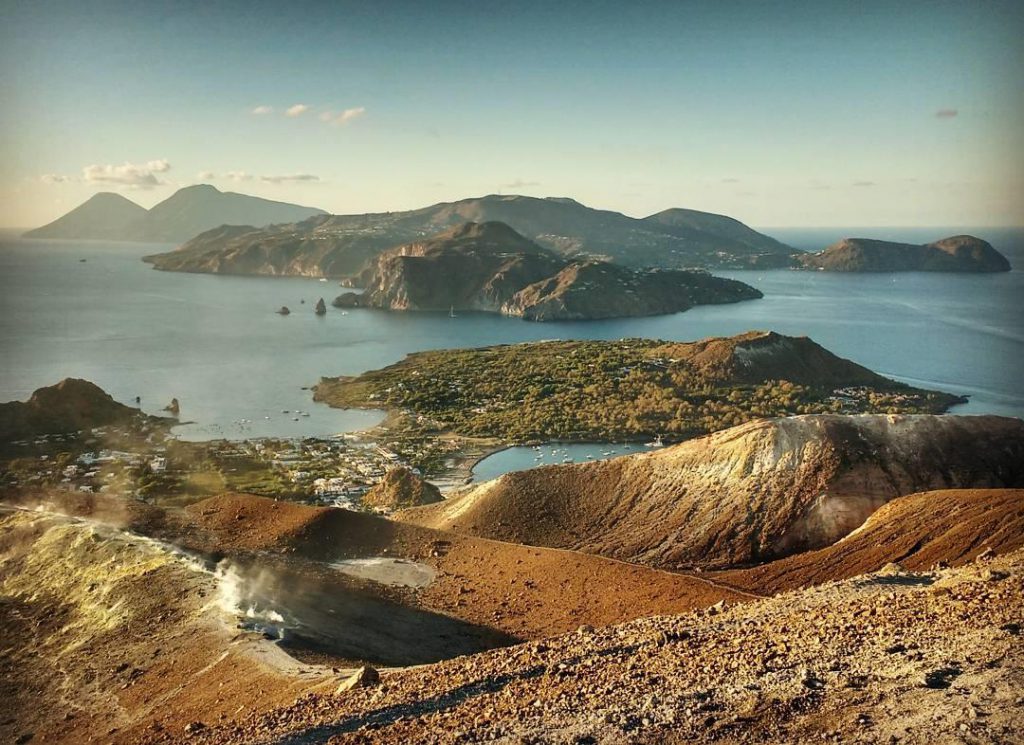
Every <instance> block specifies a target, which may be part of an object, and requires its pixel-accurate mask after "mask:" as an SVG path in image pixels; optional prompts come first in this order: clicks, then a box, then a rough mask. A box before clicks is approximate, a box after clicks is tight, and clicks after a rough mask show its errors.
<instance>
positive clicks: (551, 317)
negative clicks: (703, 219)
mask: <svg viewBox="0 0 1024 745" xmlns="http://www.w3.org/2000/svg"><path fill="white" fill-rule="evenodd" d="M356 282H357V283H358V284H360V285H362V286H363V287H364V288H365V291H364V292H363V293H361V294H357V293H354V292H349V293H345V294H343V295H340V296H339V297H338V298H336V299H335V301H334V305H335V306H337V307H339V308H350V307H369V308H382V309H388V310H405V311H450V312H454V311H456V310H458V311H485V312H491V313H501V314H503V315H508V316H518V317H520V318H523V319H526V320H530V321H566V320H590V319H597V318H621V317H628V316H648V315H658V314H662V313H678V312H680V311H684V310H687V309H688V308H691V307H693V306H694V305H707V304H713V303H732V302H738V301H740V300H750V299H755V298H759V297H761V293H760V292H759V291H758V290H755V289H754V288H753V287H750V286H749V285H745V284H743V283H742V282H737V281H735V280H731V279H721V278H718V277H712V276H710V275H709V274H706V273H704V272H692V271H683V270H633V269H629V268H627V267H624V266H621V265H618V264H612V263H609V262H606V261H595V260H592V259H584V260H567V259H565V258H562V257H561V256H559V255H557V254H556V253H554V252H553V251H549V250H548V249H545V248H541V247H540V246H538V245H537V244H536V243H534V242H533V241H530V240H528V239H526V238H524V237H523V236H521V235H520V234H519V233H517V232H516V231H515V230H513V229H512V228H510V227H509V226H508V225H506V224H504V223H500V222H485V223H473V222H469V223H465V224H463V225H460V226H457V227H455V228H452V229H451V230H448V231H445V232H444V233H441V234H440V235H438V236H435V237H433V238H430V239H428V240H425V241H419V242H416V243H411V244H408V245H405V246H399V247H398V248H394V249H391V250H389V251H385V252H384V253H382V254H381V255H380V256H378V257H377V258H376V259H374V260H373V261H371V262H370V264H369V266H368V267H367V268H366V269H365V270H364V271H363V272H362V274H361V275H360V276H359V277H358V278H357V279H356Z"/></svg>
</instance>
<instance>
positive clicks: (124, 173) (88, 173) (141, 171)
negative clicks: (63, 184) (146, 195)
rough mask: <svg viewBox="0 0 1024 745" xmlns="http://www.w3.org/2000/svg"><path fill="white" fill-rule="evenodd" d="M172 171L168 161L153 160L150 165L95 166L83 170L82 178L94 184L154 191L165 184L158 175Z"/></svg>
mask: <svg viewBox="0 0 1024 745" xmlns="http://www.w3.org/2000/svg"><path fill="white" fill-rule="evenodd" d="M169 170H171V164H170V163H168V162H167V161H166V160H163V159H161V160H151V161H149V162H148V163H139V164H135V163H124V164H123V165H119V166H115V165H97V164H93V165H90V166H86V167H85V168H83V169H82V178H83V179H84V180H85V181H86V182H88V183H92V184H113V185H115V186H124V187H126V188H129V189H152V188H153V187H154V186H160V185H162V184H163V183H164V182H163V181H162V180H160V179H159V178H157V176H156V174H158V173H166V172H167V171H169Z"/></svg>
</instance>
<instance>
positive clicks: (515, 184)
mask: <svg viewBox="0 0 1024 745" xmlns="http://www.w3.org/2000/svg"><path fill="white" fill-rule="evenodd" d="M534 186H540V181H526V180H524V179H521V178H517V179H515V180H514V181H510V182H508V183H507V184H502V185H501V188H502V189H529V188H532V187H534Z"/></svg>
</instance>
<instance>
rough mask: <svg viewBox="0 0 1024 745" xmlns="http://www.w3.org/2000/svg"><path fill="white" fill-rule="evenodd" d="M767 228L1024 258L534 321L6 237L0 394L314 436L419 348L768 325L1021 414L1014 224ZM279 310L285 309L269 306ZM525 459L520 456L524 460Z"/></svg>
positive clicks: (980, 407) (788, 237)
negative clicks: (962, 236) (986, 247)
mask: <svg viewBox="0 0 1024 745" xmlns="http://www.w3.org/2000/svg"><path fill="white" fill-rule="evenodd" d="M771 232H772V234H773V235H775V236H776V237H778V238H779V239H780V240H783V241H786V242H789V243H791V244H792V245H796V246H797V247H801V248H820V247H822V246H824V245H825V244H827V243H828V242H831V241H832V240H835V239H837V238H839V237H842V236H846V235H851V234H856V235H863V236H865V237H874V236H878V237H886V238H891V239H897V240H914V241H923V240H930V239H934V238H937V237H941V236H943V235H949V234H951V233H955V232H974V233H976V234H979V235H981V236H982V237H985V238H987V239H988V240H990V241H991V242H992V243H993V244H994V245H995V246H996V247H997V248H998V249H1000V250H1001V251H1003V252H1004V253H1005V254H1006V255H1007V256H1008V257H1009V258H1010V260H1011V262H1013V264H1014V266H1015V267H1020V268H1018V269H1015V270H1014V271H1013V272H1009V273H1005V274H993V275H966V274H925V273H920V274H919V273H912V274H894V275H875V274H870V275H849V274H826V273H820V272H794V271H787V270H778V271H732V272H720V273H721V274H723V275H727V276H731V277H734V278H737V279H740V280H742V281H744V282H747V283H749V284H752V285H754V286H755V287H758V288H759V289H761V290H762V291H763V292H764V293H765V298H764V299H762V300H756V301H750V302H745V303H739V304H736V305H727V306H707V307H701V308H694V309H692V310H690V311H688V312H686V313H680V314H676V315H671V316H658V317H653V318H641V319H623V320H615V321H591V322H582V323H551V324H538V323H529V322H525V321H520V320H517V319H509V318H501V317H498V316H494V315H489V314H473V313H466V314H459V315H458V317H456V318H449V317H448V316H447V314H416V313H385V312H379V311H371V310H359V309H353V310H349V311H348V312H347V313H343V312H342V311H340V310H337V309H334V308H329V310H328V313H327V315H326V316H323V317H317V316H315V315H314V313H313V304H314V303H315V302H316V300H317V299H318V298H319V297H324V298H325V300H326V301H327V302H328V303H330V300H331V299H332V298H333V296H334V295H336V294H338V293H339V292H340V291H341V290H340V288H338V287H337V285H336V284H335V283H333V282H320V281H317V280H315V279H304V278H253V277H227V276H213V275H196V274H176V273H167V272H158V271H155V270H154V269H152V268H151V267H150V266H149V265H147V264H145V263H143V262H142V261H141V257H142V256H144V255H146V254H148V253H154V252H156V251H157V250H161V249H163V248H164V247H161V246H153V245H141V244H125V243H102V242H69V241H26V240H21V239H13V238H12V239H0V401H7V400H13V399H22V400H24V399H25V398H27V397H28V396H29V395H30V394H31V392H32V391H33V390H34V389H35V388H38V387H40V386H43V385H49V384H52V383H55V382H56V381H58V380H60V379H62V378H65V377H69V376H73V377H81V378H86V379H88V380H92V381H94V382H95V383H97V384H98V385H100V386H101V387H103V388H104V389H106V390H107V391H109V392H110V393H111V394H112V395H114V396H115V397H116V398H117V399H119V400H121V401H125V402H131V401H133V400H134V398H135V397H136V396H140V397H141V399H142V407H143V408H144V409H145V410H146V411H149V412H152V413H158V412H159V411H160V409H161V408H162V407H163V406H164V405H166V404H167V403H168V402H169V401H170V399H171V398H172V397H176V398H178V399H179V401H180V402H181V418H182V419H183V420H189V421H192V422H194V423H193V424H188V425H184V426H181V427H179V428H178V431H179V433H180V434H181V436H182V437H185V438H189V439H207V438H212V437H221V436H224V437H233V438H240V437H258V436H283V437H296V436H304V435H311V436H324V435H330V434H334V433H338V432H343V431H351V430H355V429H361V428H363V427H366V426H369V425H371V424H373V423H374V422H376V421H378V420H379V417H380V414H379V413H376V412H366V411H338V410H334V409H330V408H328V407H326V406H322V405H320V404H316V403H314V402H313V401H312V398H311V394H310V392H309V391H308V390H304V387H308V386H311V385H313V384H315V383H316V382H317V380H318V379H319V378H320V376H323V375H341V374H349V375H350V374H357V373H359V372H362V371H365V370H368V369H372V368H377V367H381V366H383V365H387V364H390V363H392V362H396V361H397V360H399V359H401V358H402V357H403V356H404V355H406V354H408V353H410V352H414V351H418V350H424V349H439V348H446V347H473V346H484V345H488V344H498V343H511V342H521V341H531V340H539V339H568V338H586V339H618V338H621V337H653V338H662V339H674V340H691V339H699V338H702V337H706V336H713V335H728V334H735V333H739V332H742V331H747V330H749V329H772V330H775V331H778V332H780V333H785V334H803V335H808V336H810V337H812V338H813V339H814V340H815V341H817V342H819V343H821V344H823V345H824V346H825V347H827V348H828V349H830V350H832V351H833V352H835V353H837V354H840V355H842V356H844V357H847V358H849V359H852V360H854V361H856V362H859V363H861V364H863V365H866V366H868V367H870V368H872V369H874V370H876V371H878V372H880V373H883V374H885V375H889V376H892V377H895V378H898V379H900V380H904V381H908V382H912V383H915V384H919V385H924V386H928V387H933V388H939V389H942V390H947V391H950V392H953V393H960V394H969V395H970V397H971V398H970V403H969V404H967V405H965V406H963V407H961V409H962V411H963V412H964V413H999V414H1006V415H1011V416H1024V374H1022V371H1021V365H1022V362H1024V313H1022V298H1024V272H1022V271H1021V268H1024V231H1020V230H1016V231H1009V230H1004V231H993V230H988V231H977V230H975V231H963V230H962V229H961V230H945V231H936V230H929V231H924V232H922V231H905V230H904V231H900V230H895V229H888V230H877V229H876V230H857V229H848V228H839V229H828V230H818V231H811V230H794V231H785V230H774V231H771ZM80 259H86V261H85V262H82V261H80ZM303 300H304V301H305V303H304V304H303V303H302V302H301V301H303ZM282 305H288V306H289V307H290V308H291V309H292V314H291V315H290V316H284V317H283V316H279V315H277V314H276V313H275V311H276V310H277V308H279V307H280V306H282ZM285 411H287V413H285ZM298 412H305V413H307V414H308V415H309V416H302V415H301V414H299V413H298ZM598 447H599V448H600V447H601V446H598ZM528 457H529V459H528V461H527V462H526V463H525V467H528V466H530V465H533V464H534V456H533V455H532V454H531V455H529V456H528ZM581 457H585V454H584V455H583V456H581ZM503 458H504V460H505V461H510V460H514V459H511V456H509V455H504V456H503ZM506 470H507V469H506Z"/></svg>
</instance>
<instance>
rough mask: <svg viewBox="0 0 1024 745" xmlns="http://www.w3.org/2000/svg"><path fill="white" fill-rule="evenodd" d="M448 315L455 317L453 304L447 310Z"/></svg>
mask: <svg viewBox="0 0 1024 745" xmlns="http://www.w3.org/2000/svg"><path fill="white" fill-rule="evenodd" d="M448 317H449V318H455V317H456V316H455V306H454V305H453V306H452V307H451V308H450V309H449V311H448Z"/></svg>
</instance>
